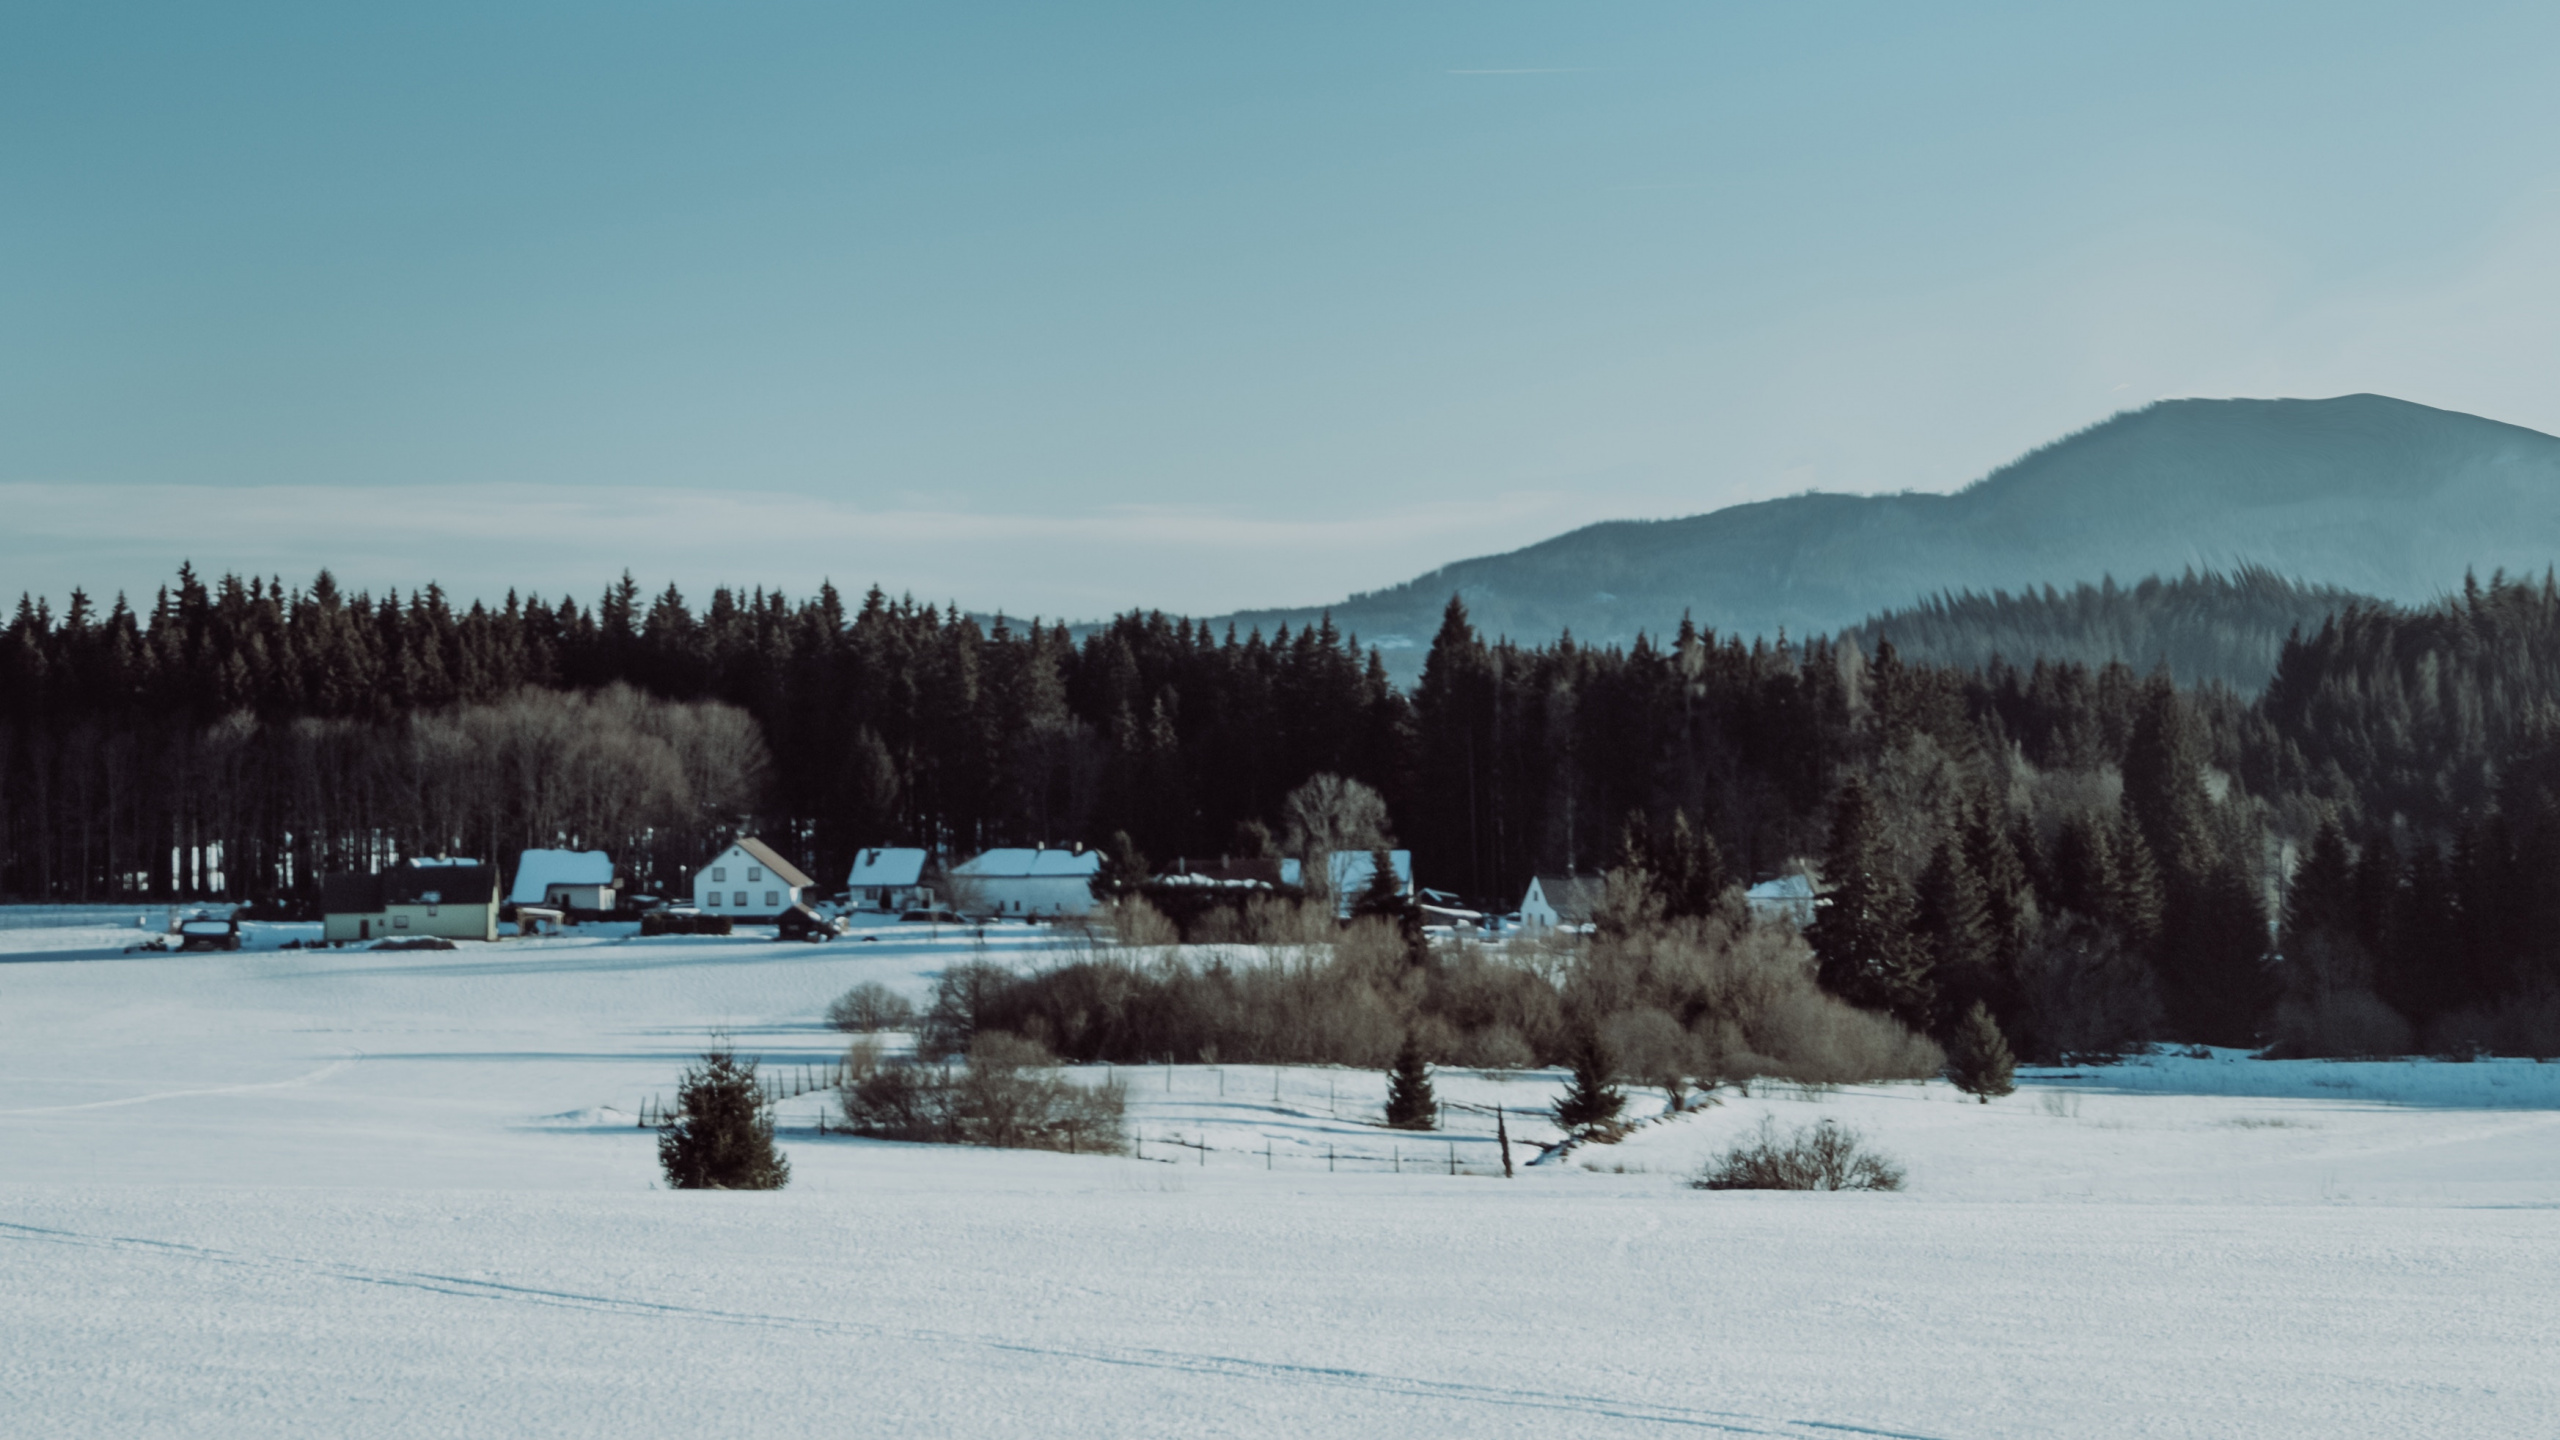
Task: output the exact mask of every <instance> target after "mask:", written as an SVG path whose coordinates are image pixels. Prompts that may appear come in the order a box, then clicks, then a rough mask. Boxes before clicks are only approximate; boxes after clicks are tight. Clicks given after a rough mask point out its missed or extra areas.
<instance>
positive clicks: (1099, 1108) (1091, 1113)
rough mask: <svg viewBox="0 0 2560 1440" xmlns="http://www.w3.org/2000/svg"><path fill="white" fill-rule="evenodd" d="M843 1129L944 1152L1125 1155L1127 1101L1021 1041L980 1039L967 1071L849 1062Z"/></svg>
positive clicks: (997, 1036)
mask: <svg viewBox="0 0 2560 1440" xmlns="http://www.w3.org/2000/svg"><path fill="white" fill-rule="evenodd" d="M845 1068H846V1069H847V1070H848V1071H849V1072H850V1073H851V1079H850V1082H849V1083H848V1084H847V1085H846V1087H845V1092H844V1100H843V1107H844V1118H845V1123H846V1124H848V1125H849V1126H851V1127H852V1129H853V1131H854V1133H855V1134H858V1135H871V1136H876V1137H878V1138H880V1139H884V1140H910V1141H919V1142H923V1143H928V1144H942V1145H988V1146H994V1147H997V1148H999V1149H1008V1150H1065V1151H1071V1152H1074V1153H1077V1154H1095V1153H1102V1154H1117V1153H1118V1152H1119V1151H1120V1150H1121V1148H1122V1146H1123V1144H1124V1143H1125V1137H1124V1134H1123V1130H1122V1124H1121V1117H1122V1114H1123V1112H1124V1111H1125V1110H1126V1108H1127V1104H1128V1093H1127V1091H1126V1089H1125V1088H1124V1087H1123V1086H1121V1084H1120V1083H1119V1082H1118V1081H1116V1080H1115V1081H1111V1082H1108V1083H1105V1084H1101V1085H1080V1084H1078V1083H1076V1082H1075V1081H1073V1080H1071V1079H1069V1078H1067V1077H1066V1076H1065V1075H1064V1074H1061V1073H1060V1072H1059V1070H1058V1068H1057V1061H1056V1057H1055V1056H1052V1055H1051V1054H1050V1053H1049V1052H1048V1051H1047V1050H1045V1049H1043V1048H1042V1047H1041V1046H1039V1045H1037V1044H1035V1043H1033V1042H1032V1041H1029V1040H1024V1039H1022V1038H1020V1037H1019V1036H1014V1035H1007V1034H1004V1033H1002V1032H991V1033H988V1034H985V1035H981V1036H979V1037H978V1038H977V1040H976V1041H975V1042H973V1043H972V1044H971V1045H970V1047H969V1057H968V1063H967V1064H965V1065H959V1066H954V1065H947V1064H945V1065H936V1064H930V1063H926V1062H922V1061H915V1060H902V1061H891V1062H885V1063H884V1062H883V1061H882V1060H881V1059H880V1055H879V1051H878V1049H877V1047H874V1046H870V1045H867V1044H866V1045H856V1046H855V1047H854V1048H853V1050H852V1051H851V1052H850V1053H848V1054H847V1055H846V1057H845Z"/></svg>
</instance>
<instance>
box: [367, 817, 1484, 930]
mask: <svg viewBox="0 0 2560 1440" xmlns="http://www.w3.org/2000/svg"><path fill="white" fill-rule="evenodd" d="M1388 864H1389V865H1390V867H1391V869H1392V872H1393V875H1394V878H1395V886H1396V890H1397V893H1399V894H1401V895H1404V896H1406V897H1408V898H1415V897H1417V895H1418V898H1419V901H1420V903H1421V904H1422V906H1423V908H1424V911H1425V913H1426V915H1427V916H1429V917H1431V918H1436V919H1442V920H1448V919H1453V918H1459V917H1471V916H1472V915H1473V912H1467V911H1460V910H1456V909H1453V908H1449V907H1451V906H1453V905H1454V903H1455V902H1454V901H1453V900H1452V899H1451V898H1450V897H1447V896H1443V895H1440V894H1439V893H1438V892H1434V891H1422V892H1416V891H1415V889H1414V887H1413V856H1412V852H1410V851H1406V850H1396V851H1392V852H1388ZM1376 868H1377V859H1376V856H1375V855H1374V854H1373V853H1372V852H1369V851H1343V852H1340V853H1337V854H1334V855H1332V856H1331V857H1330V860H1329V866H1328V869H1329V873H1328V875H1327V877H1326V878H1327V880H1328V881H1329V883H1330V887H1331V890H1330V893H1331V894H1332V895H1334V896H1335V897H1336V899H1337V903H1338V904H1339V905H1340V906H1342V907H1343V909H1344V913H1346V914H1347V913H1349V911H1348V907H1349V905H1350V904H1351V900H1352V897H1355V896H1358V895H1360V894H1362V893H1363V892H1365V891H1367V890H1368V889H1369V888H1370V881H1371V876H1372V875H1373V874H1374V873H1375V872H1376ZM1101 870H1102V855H1101V853H1100V852H1099V851H1096V850H1091V849H1088V848H1086V847H1084V846H1082V845H1073V846H1068V847H1065V848H1053V847H1046V846H1004V847H998V848H996V849H991V850H985V851H981V852H979V853H978V854H976V855H973V856H970V857H969V858H968V859H965V860H962V861H960V862H958V863H957V864H951V865H945V864H943V863H942V862H941V860H940V859H939V858H938V857H936V856H935V855H934V854H933V853H932V852H930V851H928V850H925V849H923V848H920V847H896V846H883V847H876V848H869V849H864V850H861V851H859V852H857V853H856V855H855V857H854V862H853V866H852V869H851V870H850V872H848V873H847V875H846V876H845V883H844V885H843V887H842V888H841V889H837V890H834V891H830V890H828V889H827V888H826V887H824V886H822V885H820V884H819V882H818V881H817V879H816V878H815V877H813V876H811V875H810V874H809V873H808V872H806V871H804V870H802V869H801V868H800V867H799V866H798V865H796V864H794V863H793V862H792V861H791V859H790V858H789V857H787V856H785V855H783V854H782V853H781V852H780V851H778V850H776V849H774V848H773V846H771V845H770V844H768V843H766V842H765V841H763V840H761V839H758V838H757V837H755V836H752V835H748V836H741V837H739V838H738V839H737V840H735V841H734V842H732V843H730V844H729V845H728V846H727V847H726V848H724V849H722V850H721V851H720V852H719V853H718V854H716V855H713V856H711V857H710V858H709V859H707V860H705V861H704V862H703V863H702V864H700V865H698V866H696V867H694V869H693V872H692V893H691V895H690V897H689V898H686V899H677V900H674V901H672V902H669V901H663V900H660V899H657V898H655V897H648V896H633V895H630V894H628V893H627V892H626V891H625V889H624V888H623V886H622V884H621V882H620V877H619V876H618V875H617V874H616V872H615V868H614V863H613V857H612V856H611V855H608V854H607V853H605V852H604V851H601V850H527V851H525V852H524V853H523V854H522V855H521V856H520V857H519V858H518V860H517V862H516V871H515V875H514V877H513V883H512V884H508V883H506V881H505V878H504V877H502V876H501V875H500V874H499V868H498V867H497V866H496V865H494V864H490V863H487V862H484V861H481V860H474V859H452V858H448V857H444V856H437V857H433V858H427V857H411V858H407V859H403V860H399V861H397V862H394V863H392V864H389V865H387V866H384V867H383V868H382V869H380V870H377V871H372V872H348V873H343V874H337V875H331V876H329V877H327V879H326V880H325V881H324V882H323V884H322V886H321V897H322V898H321V908H322V912H323V914H322V932H321V933H322V938H323V939H324V940H325V941H327V942H328V943H331V944H359V943H367V942H380V941H386V940H388V941H402V940H440V941H452V940H495V939H497V938H498V937H499V936H500V934H501V933H510V934H517V935H535V934H549V933H553V932H555V931H557V930H558V929H559V928H561V927H562V926H566V925H573V924H576V923H578V922H580V921H590V920H601V919H615V918H624V919H627V918H631V917H633V916H636V915H640V914H642V913H644V912H649V911H660V912H665V913H667V914H669V915H682V916H685V917H688V918H690V917H713V916H716V917H722V918H724V919H726V920H728V921H730V922H733V923H745V924H758V925H776V926H779V927H781V928H782V929H783V930H784V932H785V933H803V934H812V933H815V934H821V935H822V934H823V933H841V931H842V928H843V925H844V922H845V920H847V919H849V918H850V917H853V916H857V915H865V914H869V915H886V916H910V917H920V918H936V919H960V920H976V921H984V920H993V919H1006V920H1025V921H1034V920H1065V919H1073V918H1077V917H1081V916H1084V915H1087V914H1089V913H1091V911H1092V910H1093V908H1094V904H1095V901H1094V882H1095V879H1096V877H1097V876H1098V875H1099V874H1100V873H1101ZM1304 878H1305V877H1304V874H1303V866H1302V864H1301V862H1299V861H1297V860H1294V859H1290V860H1282V859H1268V860H1244V861H1229V860H1224V859H1222V860H1221V861H1219V862H1218V863H1217V864H1216V865H1209V864H1205V863H1204V864H1201V865H1197V866H1195V865H1192V864H1190V863H1189V862H1188V861H1177V862H1176V864H1175V865H1174V867H1173V869H1172V870H1171V872H1169V873H1168V874H1166V875H1163V876H1159V877H1157V879H1158V880H1159V881H1161V882H1163V883H1168V884H1184V883H1197V884H1210V885H1243V886H1253V887H1259V888H1269V889H1280V888H1298V887H1300V886H1301V883H1302V881H1303V879H1304ZM813 926H814V927H816V928H815V931H814V932H813V931H812V927H813Z"/></svg>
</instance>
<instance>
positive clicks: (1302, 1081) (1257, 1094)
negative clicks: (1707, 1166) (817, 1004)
mask: <svg viewBox="0 0 2560 1440" xmlns="http://www.w3.org/2000/svg"><path fill="white" fill-rule="evenodd" d="M1081 1068H1083V1069H1085V1071H1086V1073H1088V1074H1092V1073H1094V1072H1096V1071H1098V1072H1099V1078H1100V1080H1101V1081H1102V1082H1103V1083H1104V1084H1114V1083H1116V1084H1119V1085H1122V1086H1124V1087H1125V1088H1126V1091H1127V1093H1128V1094H1129V1095H1130V1096H1131V1097H1132V1098H1133V1099H1135V1098H1141V1097H1142V1096H1144V1095H1147V1094H1150V1093H1159V1092H1157V1091H1156V1086H1157V1083H1158V1077H1157V1075H1156V1073H1155V1072H1157V1071H1158V1070H1159V1068H1161V1071H1162V1077H1161V1083H1162V1086H1163V1089H1162V1091H1161V1092H1160V1093H1162V1094H1165V1095H1176V1094H1180V1093H1182V1091H1191V1092H1194V1093H1191V1094H1189V1095H1188V1096H1186V1097H1185V1098H1187V1099H1190V1100H1194V1101H1202V1102H1205V1101H1208V1100H1211V1099H1216V1100H1220V1101H1224V1102H1226V1103H1228V1104H1229V1105H1231V1106H1232V1105H1239V1104H1249V1105H1250V1106H1251V1107H1252V1108H1257V1109H1258V1108H1260V1106H1261V1105H1262V1104H1264V1103H1268V1105H1269V1106H1270V1107H1271V1109H1270V1111H1269V1112H1268V1113H1269V1116H1270V1120H1271V1121H1272V1122H1273V1125H1274V1128H1275V1129H1279V1128H1284V1127H1285V1128H1286V1129H1287V1130H1288V1131H1291V1132H1294V1133H1256V1131H1255V1128H1254V1126H1255V1122H1254V1121H1253V1120H1251V1119H1244V1118H1240V1119H1238V1120H1237V1121H1234V1122H1231V1123H1230V1124H1228V1125H1226V1126H1222V1127H1220V1128H1221V1129H1222V1130H1223V1131H1225V1132H1226V1133H1224V1134H1222V1135H1220V1136H1218V1137H1217V1138H1215V1139H1212V1138H1209V1137H1208V1134H1207V1132H1205V1131H1204V1130H1201V1129H1196V1128H1195V1129H1193V1130H1191V1131H1189V1132H1188V1133H1186V1132H1185V1131H1184V1130H1182V1129H1178V1128H1175V1127H1173V1126H1171V1125H1166V1124H1161V1123H1159V1124H1158V1125H1157V1126H1156V1127H1155V1128H1154V1129H1153V1130H1152V1131H1150V1130H1149V1129H1147V1128H1145V1127H1144V1126H1142V1125H1135V1124H1133V1125H1131V1126H1130V1127H1129V1129H1128V1149H1127V1153H1128V1154H1129V1155H1130V1156H1131V1157H1132V1158H1134V1159H1139V1160H1146V1161H1151V1162H1157V1163H1163V1164H1175V1165H1192V1166H1195V1167H1201V1168H1205V1167H1207V1166H1208V1165H1209V1163H1210V1157H1211V1156H1213V1155H1214V1156H1216V1157H1218V1164H1219V1165H1221V1166H1235V1167H1240V1168H1258V1169H1262V1170H1266V1171H1279V1170H1290V1171H1295V1172H1298V1173H1302V1174H1303V1173H1313V1172H1316V1171H1319V1170H1320V1171H1322V1172H1323V1173H1326V1174H1394V1175H1403V1174H1414V1175H1479V1176H1494V1175H1499V1176H1509V1175H1512V1174H1514V1173H1516V1167H1517V1166H1519V1165H1523V1164H1528V1163H1532V1162H1533V1161H1534V1160H1535V1159H1536V1158H1537V1157H1538V1156H1539V1155H1541V1154H1543V1153H1544V1152H1545V1151H1546V1150H1547V1149H1548V1148H1550V1147H1549V1146H1548V1145H1546V1144H1543V1143H1540V1142H1539V1141H1537V1140H1536V1139H1533V1138H1530V1137H1531V1135H1534V1134H1536V1133H1537V1132H1539V1131H1540V1130H1541V1129H1542V1128H1543V1127H1544V1125H1545V1122H1546V1116H1545V1114H1544V1112H1543V1111H1539V1110H1535V1109H1523V1108H1520V1107H1517V1106H1493V1105H1478V1104H1472V1103H1469V1102H1464V1101H1448V1100H1444V1101H1441V1102H1439V1104H1438V1105H1437V1106H1436V1107H1435V1109H1434V1111H1433V1116H1432V1119H1433V1124H1432V1125H1431V1127H1430V1128H1428V1129H1418V1130H1409V1131H1389V1132H1388V1135H1389V1136H1397V1135H1402V1136H1409V1137H1410V1138H1409V1139H1402V1138H1384V1137H1381V1138H1379V1139H1376V1140H1371V1139H1367V1138H1365V1137H1363V1138H1360V1139H1356V1140H1355V1139H1351V1138H1348V1137H1345V1136H1341V1135H1335V1136H1329V1137H1326V1138H1322V1139H1318V1138H1314V1137H1311V1136H1309V1135H1307V1134H1305V1133H1304V1127H1305V1126H1306V1125H1307V1123H1309V1122H1329V1123H1332V1124H1338V1125H1350V1126H1358V1127H1360V1128H1361V1129H1363V1130H1367V1129H1371V1128H1375V1129H1379V1130H1384V1129H1385V1116H1384V1113H1383V1111H1382V1109H1381V1108H1380V1106H1379V1105H1378V1104H1377V1103H1375V1101H1374V1100H1373V1099H1372V1098H1371V1093H1370V1091H1371V1087H1369V1086H1368V1085H1365V1084H1363V1085H1356V1086H1354V1087H1353V1089H1354V1093H1351V1094H1345V1093H1344V1089H1343V1085H1342V1081H1343V1079H1344V1078H1345V1077H1344V1076H1342V1075H1335V1074H1331V1073H1327V1074H1326V1075H1325V1076H1324V1082H1323V1090H1322V1091H1321V1098H1320V1099H1319V1092H1317V1091H1316V1089H1315V1078H1314V1077H1313V1076H1311V1075H1310V1074H1308V1073H1307V1071H1306V1070H1305V1069H1293V1068H1291V1067H1270V1068H1269V1070H1268V1074H1269V1077H1270V1078H1269V1085H1270V1089H1269V1091H1268V1092H1267V1093H1268V1101H1267V1102H1265V1100H1264V1096H1265V1093H1266V1092H1264V1091H1263V1090H1262V1089H1261V1088H1260V1087H1261V1085H1262V1083H1263V1080H1262V1077H1261V1075H1259V1074H1256V1073H1254V1071H1258V1070H1262V1069H1263V1068H1264V1067H1254V1068H1253V1070H1239V1072H1238V1073H1237V1074H1236V1075H1234V1076H1233V1077H1230V1076H1229V1074H1228V1072H1227V1069H1226V1067H1223V1066H1214V1065H1213V1066H1180V1065H1176V1064H1173V1063H1171V1062H1170V1061H1168V1062H1167V1063H1166V1064H1164V1065H1163V1066H1162V1067H1158V1066H1155V1065H1143V1066H1128V1065H1116V1064H1113V1065H1100V1066H1090V1067H1081ZM1185 1078H1187V1079H1188V1080H1189V1082H1190V1083H1188V1084H1181V1085H1180V1089H1177V1085H1178V1084H1179V1083H1180V1082H1181V1081H1182V1080H1184V1079H1185ZM853 1082H854V1073H853V1071H852V1069H851V1067H849V1066H847V1065H845V1064H842V1063H837V1064H831V1065H797V1066H792V1067H788V1068H785V1069H780V1070H773V1069H765V1070H760V1071H759V1072H758V1074H757V1077H756V1088H757V1092H758V1094H759V1095H761V1096H762V1097H763V1100H764V1103H765V1104H766V1105H767V1106H772V1105H776V1104H779V1103H781V1102H783V1101H786V1100H796V1099H799V1098H801V1097H803V1096H807V1095H816V1094H841V1093H842V1092H843V1091H845V1090H846V1089H847V1088H849V1087H850V1086H851V1085H852V1084H853ZM1319 1104H1320V1105H1321V1107H1322V1108H1321V1109H1319V1108H1318V1106H1319ZM679 1113H681V1111H680V1107H679V1106H678V1105H674V1104H670V1103H669V1102H668V1101H667V1099H666V1098H665V1097H664V1096H660V1095H652V1096H650V1097H648V1098H647V1099H644V1100H642V1101H641V1102H640V1108H639V1111H638V1113H637V1114H636V1116H635V1117H634V1121H633V1123H634V1125H635V1127H636V1128H638V1129H642V1130H655V1129H664V1128H665V1127H666V1126H668V1125H670V1124H672V1123H674V1121H675V1119H676V1117H677V1115H678V1114H679ZM817 1130H818V1133H820V1134H822V1135H823V1134H828V1133H831V1131H830V1127H829V1126H828V1124H827V1117H826V1115H825V1114H824V1112H823V1111H822V1112H821V1113H820V1115H819V1116H818V1118H817ZM1238 1132H1242V1133H1238ZM1523 1132H1529V1133H1528V1134H1524V1133H1523Z"/></svg>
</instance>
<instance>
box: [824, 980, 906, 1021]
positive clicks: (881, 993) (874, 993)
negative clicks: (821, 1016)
mask: <svg viewBox="0 0 2560 1440" xmlns="http://www.w3.org/2000/svg"><path fill="white" fill-rule="evenodd" d="M915 1020H916V1007H915V1006H913V1005H911V1004H909V1003H907V997H905V996H903V995H901V994H899V993H898V992H897V991H895V990H892V989H890V988H889V987H888V986H886V985H883V984H881V983H880V982H879V981H877V980H865V981H863V982H862V983H861V984H859V985H856V986H854V987H853V988H852V989H850V990H847V991H846V992H844V993H843V994H842V995H839V996H837V997H836V999H835V1003H834V1004H832V1005H829V1006H828V1007H827V1023H828V1024H830V1025H833V1026H834V1027H836V1028H837V1029H839V1030H849V1031H853V1032H854V1033H856V1034H868V1033H870V1032H873V1031H878V1030H904V1029H906V1028H907V1027H908V1026H910V1025H913V1024H914V1023H915Z"/></svg>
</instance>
